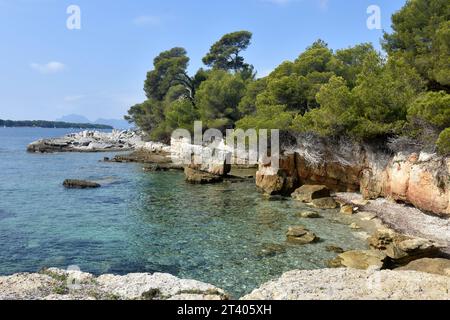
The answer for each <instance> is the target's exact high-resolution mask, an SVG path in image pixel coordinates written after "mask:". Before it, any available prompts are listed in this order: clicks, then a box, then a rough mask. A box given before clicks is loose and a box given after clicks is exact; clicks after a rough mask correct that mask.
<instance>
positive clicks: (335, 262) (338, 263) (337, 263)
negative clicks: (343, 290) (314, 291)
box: [325, 257, 344, 268]
mask: <svg viewBox="0 0 450 320" xmlns="http://www.w3.org/2000/svg"><path fill="white" fill-rule="evenodd" d="M325 264H326V266H327V267H328V268H344V266H343V265H342V259H341V258H339V257H336V258H334V259H330V260H327V261H326V263H325Z"/></svg>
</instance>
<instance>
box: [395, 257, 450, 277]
mask: <svg viewBox="0 0 450 320" xmlns="http://www.w3.org/2000/svg"><path fill="white" fill-rule="evenodd" d="M395 270H411V271H418V272H426V273H431V274H439V275H443V276H448V277H450V260H449V259H441V258H435V259H430V258H424V259H418V260H414V261H411V262H410V263H409V264H407V265H406V266H404V267H400V268H398V269H395Z"/></svg>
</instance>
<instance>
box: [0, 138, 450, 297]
mask: <svg viewBox="0 0 450 320" xmlns="http://www.w3.org/2000/svg"><path fill="white" fill-rule="evenodd" d="M108 139H109V140H108ZM178 147H179V146H178ZM327 147H329V146H327ZM115 148H118V149H120V150H121V151H125V150H127V149H128V150H131V151H133V152H132V153H131V154H128V155H122V154H121V155H117V156H116V157H114V158H113V159H109V158H105V159H104V161H108V162H119V163H127V162H135V163H142V164H143V165H144V168H143V169H144V171H152V172H153V171H167V170H184V172H185V175H186V181H187V182H190V183H198V184H206V183H220V182H222V181H223V180H224V179H234V178H235V179H242V178H243V177H237V176H233V175H230V172H231V173H233V172H232V169H233V168H232V167H231V166H229V165H227V164H225V163H224V162H222V163H205V164H202V165H193V164H192V165H188V166H184V165H180V164H176V163H173V162H172V158H171V156H170V155H171V154H172V153H173V152H174V150H173V147H172V148H171V147H169V146H165V145H162V144H158V143H152V142H143V140H142V139H141V137H140V136H139V135H138V134H136V133H130V132H122V133H119V132H113V133H112V134H107V135H106V136H105V135H103V134H99V133H89V132H83V133H80V134H77V135H68V136H67V137H65V138H63V140H61V139H50V140H40V141H38V142H35V143H33V144H31V145H30V146H29V147H28V151H30V152H67V151H69V152H79V151H81V152H98V151H114V150H115ZM308 148H310V147H305V146H300V147H297V148H296V149H295V150H294V151H293V152H291V153H287V154H285V155H284V156H283V157H282V159H281V164H280V169H278V170H273V169H272V168H271V167H270V166H266V165H263V164H261V165H260V167H259V170H258V172H256V185H257V187H258V188H259V189H261V191H262V192H264V193H265V194H266V195H268V196H269V197H273V196H286V195H290V196H291V198H292V201H301V202H304V203H307V204H308V205H310V206H311V207H313V208H315V209H316V210H320V209H335V208H340V211H341V214H342V215H345V216H347V217H348V219H349V221H351V222H350V225H349V226H350V229H353V231H356V230H359V231H358V233H359V234H360V235H361V236H362V237H364V238H365V239H367V241H368V247H369V249H368V250H355V251H352V250H350V251H347V252H345V251H344V250H342V249H341V248H330V250H332V251H333V252H336V253H337V256H336V258H335V259H334V260H332V261H329V266H330V267H332V268H330V269H321V270H314V271H310V270H297V271H291V272H288V273H286V274H284V275H283V276H281V278H279V279H278V280H274V281H271V282H269V283H267V284H264V285H262V286H261V287H260V288H259V289H255V291H254V292H253V293H251V294H249V295H247V296H245V297H243V299H450V296H449V287H450V260H447V259H443V258H448V256H449V254H450V249H449V248H450V228H449V219H447V218H446V217H447V216H448V213H447V211H448V209H447V207H446V201H448V195H449V188H448V184H447V182H445V181H446V180H445V175H448V170H447V167H446V166H447V165H448V164H450V162H448V161H449V160H448V159H447V160H445V159H444V160H443V159H440V160H433V159H432V158H429V157H428V158H426V159H425V158H424V157H425V156H424V155H420V156H414V155H411V156H410V157H405V156H401V157H400V156H399V155H397V156H395V157H394V158H386V159H383V160H382V161H381V160H379V159H378V160H377V156H376V153H374V152H373V151H370V150H369V149H362V148H358V147H356V146H350V147H349V148H350V149H348V148H347V149H346V150H347V151H348V150H351V152H349V154H347V155H344V154H339V153H334V154H333V155H330V152H331V149H330V150H327V152H328V153H326V152H322V153H320V157H321V158H320V157H319V156H315V155H314V153H313V151H314V150H310V149H308ZM318 148H325V147H324V146H320V145H318ZM330 148H332V147H330ZM368 150H369V151H368ZM175 151H176V150H175ZM178 151H179V150H178ZM291 151H292V150H291ZM171 152H172V153H171ZM175 153H176V152H175ZM326 154H328V157H329V158H327V156H326ZM346 157H347V158H346ZM361 157H362V158H361ZM319 158H320V159H319ZM333 159H334V160H333ZM313 161H319V162H316V163H312V162H313ZM321 161H323V162H321ZM380 161H381V162H380ZM405 170H406V171H405ZM413 177H414V178H413ZM394 178H395V179H394ZM414 179H415V180H414ZM442 181H444V183H442ZM410 184H418V186H420V188H423V189H424V190H425V191H424V196H425V197H431V198H432V199H434V200H436V203H432V202H430V201H429V200H427V201H422V200H423V197H422V195H420V192H419V191H420V190H419V189H418V187H417V185H414V187H411V186H410ZM299 186H300V188H298V187H299ZM336 191H346V192H337V193H334V192H336ZM349 191H352V192H354V191H361V194H357V193H351V192H350V193H349ZM411 192H414V193H411ZM380 196H388V197H389V198H390V199H391V200H397V201H399V200H401V201H407V202H412V203H413V204H414V203H416V204H418V205H417V206H418V207H419V208H422V209H423V207H426V208H428V209H430V210H429V211H430V212H433V213H434V215H427V214H425V213H424V212H422V211H420V210H419V209H416V208H413V207H408V206H406V205H404V204H401V203H395V202H393V201H388V200H385V199H380V198H379V197H380ZM377 198H378V199H377ZM414 199H415V200H414ZM449 208H450V206H449ZM300 217H301V218H303V219H308V218H318V217H320V214H318V213H317V212H303V213H301V215H300ZM319 237H320V235H316V234H314V233H313V232H312V231H310V230H308V229H306V228H304V227H303V226H301V225H296V226H291V228H289V230H287V233H286V239H287V241H290V242H292V243H296V244H297V245H309V244H310V243H314V242H316V241H319ZM49 270H50V274H49V273H48V272H47V274H45V273H44V274H42V273H39V274H22V275H13V276H11V277H0V292H2V290H1V289H2V288H3V287H5V288H6V287H7V286H11V288H12V289H11V290H12V291H11V290H10V291H7V290H6V291H5V292H6V294H4V295H3V296H2V295H1V294H0V299H2V298H3V299H16V298H17V299H22V297H25V298H26V299H29V298H32V299H66V298H67V299H97V298H98V299H110V298H112V297H113V298H117V299H145V298H149V297H151V298H154V299H178V298H180V297H181V298H182V299H190V298H194V299H218V298H219V299H227V298H229V296H228V295H227V294H226V293H225V292H223V290H220V289H217V288H215V287H214V286H210V285H207V284H201V285H200V284H199V283H198V282H195V285H194V288H193V289H192V288H190V289H189V288H188V289H183V290H178V291H174V290H175V289H173V290H172V291H170V290H169V289H170V288H166V287H164V286H163V287H158V286H156V285H155V284H154V283H155V281H156V280H155V278H158V277H161V276H160V275H159V274H156V275H154V276H152V275H148V274H146V275H143V274H135V275H127V276H123V277H119V276H112V275H107V276H101V277H98V278H95V277H94V276H92V275H88V274H83V273H80V274H76V273H67V272H66V271H62V270H57V269H49ZM411 270H412V271H411ZM55 274H56V275H60V276H55ZM45 277H47V278H45ZM48 277H50V278H51V279H53V280H55V277H56V280H58V279H59V280H58V281H59V282H58V283H57V288H59V287H61V286H62V288H63V289H64V290H61V293H60V294H57V295H55V294H52V289H49V286H50V287H51V288H53V287H52V286H54V285H55V282H54V281H53V282H52V281H50V280H49V278H48ZM68 277H75V278H76V277H81V278H86V279H88V278H89V279H91V280H92V279H93V280H92V281H91V282H90V283H87V284H85V285H84V286H82V289H81V290H78V291H77V290H75V291H73V290H71V288H72V287H70V286H69V287H70V288H66V287H64V284H61V279H67V278H68ZM166 277H173V276H169V275H166ZM106 279H108V281H110V282H111V283H110V284H107V283H106V282H105V281H106ZM124 279H127V280H126V281H125V280H124ZM135 279H141V280H139V281H137V282H133V281H135ZM142 279H143V280H142ZM171 279H172V282H170V281H169V283H170V285H173V286H175V288H178V287H180V286H181V285H180V284H179V283H180V282H181V283H184V282H183V281H188V280H180V279H177V278H174V277H173V278H171ZM175 279H177V280H175ZM323 279H329V281H323ZM376 279H381V280H379V281H380V283H378V284H377V286H378V287H376V288H374V287H373V286H372V285H369V286H367V283H369V284H370V283H373V281H375V280H376ZM76 281H78V280H76ZM177 281H178V282H177ZM377 281H378V280H377ZM156 283H160V282H158V281H156ZM190 284H192V283H191V282H190ZM30 286H31V288H37V287H39V288H44V289H42V291H39V290H41V289H39V290H38V291H35V292H34V293H32V294H30V295H29V296H28V293H26V292H28V291H27V290H28V289H29V288H30ZM130 286H131V287H132V288H130ZM155 286H156V288H155ZM177 286H178V287H177ZM197 286H206V287H207V288H208V289H205V290H204V291H199V290H198V288H197ZM106 287H107V288H111V287H114V288H115V290H112V291H111V290H109V289H105V288H106ZM206 287H202V288H206ZM14 288H16V289H14ZM183 288H184V287H183ZM6 289H7V288H6ZM88 289H89V290H90V291H89V290H88ZM14 290H15V291H14ZM22 290H25V291H26V292H25V293H23V292H22ZM33 290H35V289H33ZM36 290H37V289H36ZM92 290H93V291H92ZM130 290H131V292H134V294H133V295H127V294H117V292H119V293H120V292H129V291H130ZM149 291H151V292H152V293H153V294H148V292H149ZM8 292H9V293H8ZM90 292H94V294H90ZM186 292H190V293H189V294H188V293H186ZM192 292H195V294H193V293H192ZM211 292H214V294H211ZM156 293H157V294H156Z"/></svg>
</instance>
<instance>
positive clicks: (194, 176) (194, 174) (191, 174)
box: [184, 167, 223, 184]
mask: <svg viewBox="0 0 450 320" xmlns="http://www.w3.org/2000/svg"><path fill="white" fill-rule="evenodd" d="M184 174H185V176H186V181H187V182H189V183H192V184H210V183H218V182H222V181H223V177H222V176H216V175H213V174H211V173H207V172H203V171H198V170H194V169H191V168H189V167H186V168H184Z"/></svg>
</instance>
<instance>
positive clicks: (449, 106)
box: [408, 91, 450, 130]
mask: <svg viewBox="0 0 450 320" xmlns="http://www.w3.org/2000/svg"><path fill="white" fill-rule="evenodd" d="M408 116H409V117H415V118H419V119H421V120H424V121H426V122H428V123H429V124H431V125H433V126H435V127H437V128H439V129H441V130H442V129H444V128H447V127H450V94H447V93H445V92H444V91H440V92H427V93H425V94H422V95H420V96H419V97H418V98H417V99H416V100H415V101H414V102H413V103H412V104H411V106H410V107H409V109H408Z"/></svg>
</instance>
